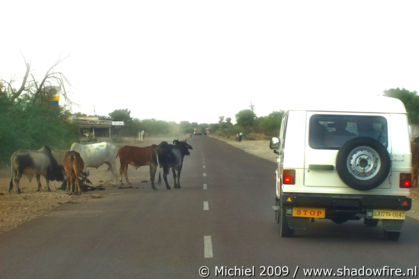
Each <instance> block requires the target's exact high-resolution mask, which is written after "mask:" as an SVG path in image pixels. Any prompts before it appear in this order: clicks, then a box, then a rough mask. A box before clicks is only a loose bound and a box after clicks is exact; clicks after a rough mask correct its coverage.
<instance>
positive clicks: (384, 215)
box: [372, 209, 406, 220]
mask: <svg viewBox="0 0 419 279" xmlns="http://www.w3.org/2000/svg"><path fill="white" fill-rule="evenodd" d="M372 218H373V219H390V220H391V219H395V220H404V219H405V218H406V213H405V211H404V210H391V209H373V210H372Z"/></svg>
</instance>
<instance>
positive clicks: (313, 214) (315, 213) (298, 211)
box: [292, 207, 326, 218]
mask: <svg viewBox="0 0 419 279" xmlns="http://www.w3.org/2000/svg"><path fill="white" fill-rule="evenodd" d="M292 217H304V218H326V209H324V208H307V207H293V208H292Z"/></svg>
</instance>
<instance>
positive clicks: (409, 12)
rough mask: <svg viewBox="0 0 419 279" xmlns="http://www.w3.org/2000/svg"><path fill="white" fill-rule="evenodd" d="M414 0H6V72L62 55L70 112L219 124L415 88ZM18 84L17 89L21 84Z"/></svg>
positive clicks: (418, 53) (37, 67)
mask: <svg viewBox="0 0 419 279" xmlns="http://www.w3.org/2000/svg"><path fill="white" fill-rule="evenodd" d="M418 12H419V2H418V1H400V0H395V1H383V0H379V1H366V0H362V1H354V0H351V1H336V0H332V1H313V0H310V1H262V0H257V1H246V0H237V1H229V0H222V1H218V0H212V1H199V0H192V1H176V0H170V1H159V0H150V1H124V0H122V1H121V0H118V1H88V0H84V1H74V0H72V1H56V0H51V1H19V0H3V1H2V3H1V14H0V26H1V30H2V32H1V38H2V42H1V43H0V79H5V80H10V79H15V80H18V81H20V80H21V76H22V75H23V74H24V71H25V66H24V62H23V58H22V55H23V56H24V57H25V58H26V59H27V60H28V61H30V62H31V64H32V68H33V70H34V74H35V76H37V77H38V78H39V79H41V77H42V76H43V74H44V73H45V71H46V70H47V69H48V68H49V67H50V66H51V65H52V64H54V63H55V62H56V61H57V60H58V59H60V58H63V57H67V58H66V59H65V61H63V62H62V63H61V64H60V65H59V66H58V67H57V70H58V71H61V72H62V73H64V74H65V76H66V77H67V79H68V80H69V81H70V83H71V86H68V87H67V89H68V93H69V97H70V99H71V100H72V101H73V105H72V111H73V112H79V111H80V112H84V113H87V114H93V113H94V111H96V114H99V115H108V113H110V112H112V111H113V110H115V109H125V108H127V109H129V110H131V116H132V117H136V118H139V119H149V118H155V119H160V120H166V121H176V122H179V121H182V120H186V121H190V122H201V123H202V122H206V123H215V122H218V119H219V116H225V117H231V118H232V119H233V120H234V119H235V114H236V113H238V112H239V111H240V110H243V109H248V108H249V106H250V104H253V105H254V106H255V113H256V115H257V116H265V115H268V114H269V113H271V112H272V111H277V110H280V109H286V108H287V106H289V105H290V104H291V103H293V102H300V101H305V102H314V101H316V100H321V101H327V97H329V96H338V97H340V96H342V97H343V96H354V98H360V100H361V99H362V96H365V95H371V96H375V95H380V94H382V92H383V91H384V90H386V89H390V88H396V87H400V88H406V89H408V90H410V91H419V16H418ZM15 85H16V87H18V86H19V85H20V83H19V82H17V83H16V84H15Z"/></svg>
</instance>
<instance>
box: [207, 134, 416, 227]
mask: <svg viewBox="0 0 419 279" xmlns="http://www.w3.org/2000/svg"><path fill="white" fill-rule="evenodd" d="M212 137H214V138H217V139H218V140H222V141H224V142H226V143H228V144H230V145H232V146H234V147H236V148H239V149H241V150H243V151H245V152H247V153H250V154H253V155H255V156H258V157H261V158H264V159H266V160H269V161H271V162H274V163H276V155H275V154H274V153H273V151H272V150H271V149H270V148H269V140H251V141H241V142H238V141H235V140H231V139H226V138H222V137H216V136H213V135H212ZM410 198H411V199H412V209H411V210H409V211H408V212H407V214H406V215H407V216H409V217H411V218H414V219H417V220H419V187H414V188H412V189H411V191H410Z"/></svg>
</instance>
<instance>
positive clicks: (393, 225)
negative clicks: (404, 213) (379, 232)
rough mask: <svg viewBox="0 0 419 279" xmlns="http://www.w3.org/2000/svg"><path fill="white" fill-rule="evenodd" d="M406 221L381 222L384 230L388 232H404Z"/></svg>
mask: <svg viewBox="0 0 419 279" xmlns="http://www.w3.org/2000/svg"><path fill="white" fill-rule="evenodd" d="M403 221H404V220H381V222H382V223H383V229H384V231H386V232H400V231H401V230H402V226H403Z"/></svg>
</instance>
